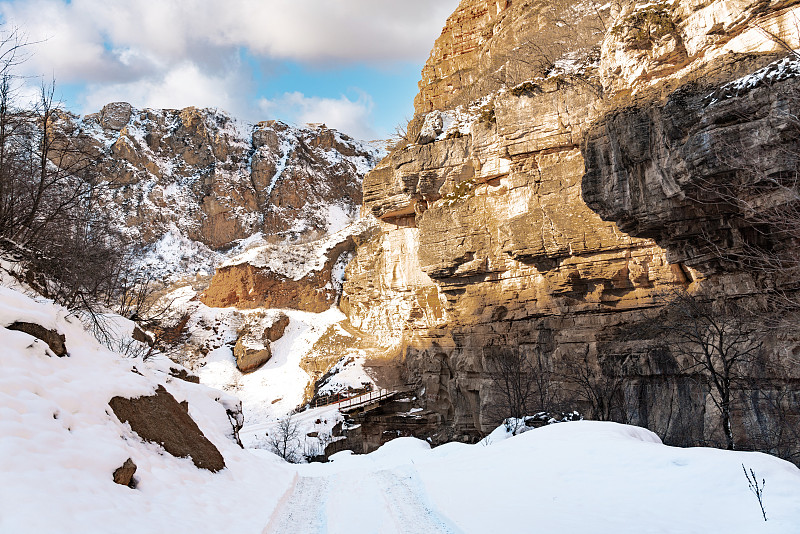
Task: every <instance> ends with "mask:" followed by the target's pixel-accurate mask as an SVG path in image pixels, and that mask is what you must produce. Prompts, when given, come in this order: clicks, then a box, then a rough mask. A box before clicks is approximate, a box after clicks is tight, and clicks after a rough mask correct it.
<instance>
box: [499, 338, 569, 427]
mask: <svg viewBox="0 0 800 534" xmlns="http://www.w3.org/2000/svg"><path fill="white" fill-rule="evenodd" d="M484 368H485V369H486V370H487V373H488V375H489V377H490V379H491V384H492V398H493V402H492V405H491V406H490V407H489V409H488V413H489V415H490V416H491V417H493V418H495V419H497V420H512V421H517V422H518V421H519V420H521V419H522V418H523V417H525V416H526V415H530V414H532V413H533V412H540V411H542V412H547V411H549V410H551V409H553V407H554V406H553V404H554V396H555V392H554V389H553V383H552V370H551V369H550V368H549V365H548V362H547V361H546V358H545V355H543V354H541V353H540V352H539V351H528V350H523V349H522V348H521V347H486V348H485V349H484ZM512 430H513V431H514V432H516V430H517V428H516V426H514V428H513V429H512Z"/></svg>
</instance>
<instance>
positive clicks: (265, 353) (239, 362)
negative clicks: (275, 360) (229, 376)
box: [233, 331, 272, 373]
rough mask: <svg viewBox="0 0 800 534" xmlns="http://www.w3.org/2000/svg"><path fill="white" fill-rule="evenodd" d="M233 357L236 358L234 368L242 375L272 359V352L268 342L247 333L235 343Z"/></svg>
mask: <svg viewBox="0 0 800 534" xmlns="http://www.w3.org/2000/svg"><path fill="white" fill-rule="evenodd" d="M233 355H234V356H236V367H238V368H239V370H240V371H241V372H243V373H250V372H253V371H255V370H256V369H258V368H259V367H261V366H262V365H264V364H265V363H267V362H268V361H269V360H270V358H272V350H271V349H270V346H269V340H267V339H259V338H257V337H256V336H254V335H253V334H252V333H251V332H249V331H248V332H245V333H244V334H243V335H241V336H240V337H239V339H238V340H237V341H236V345H235V346H234V347H233Z"/></svg>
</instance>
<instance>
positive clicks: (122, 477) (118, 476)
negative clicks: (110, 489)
mask: <svg viewBox="0 0 800 534" xmlns="http://www.w3.org/2000/svg"><path fill="white" fill-rule="evenodd" d="M134 473H136V464H135V463H133V460H132V459H130V458H128V459H127V460H125V463H124V464H122V467H118V468H117V469H116V470H115V471H114V482H116V483H117V484H121V485H123V486H128V487H129V488H135V487H136V481H135V480H134V479H133V474H134Z"/></svg>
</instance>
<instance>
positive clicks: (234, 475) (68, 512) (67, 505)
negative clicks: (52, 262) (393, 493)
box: [0, 286, 292, 534]
mask: <svg viewBox="0 0 800 534" xmlns="http://www.w3.org/2000/svg"><path fill="white" fill-rule="evenodd" d="M16 321H24V322H31V323H36V324H39V325H41V326H43V327H45V328H47V329H51V328H52V329H56V330H58V331H59V332H60V333H62V334H64V335H65V337H66V346H67V349H68V351H69V356H68V357H63V358H57V357H55V356H53V355H51V354H49V353H48V350H46V345H45V344H44V343H43V342H41V341H38V340H36V338H34V337H32V336H30V335H28V334H25V333H23V332H18V331H12V330H8V329H6V328H4V327H6V326H8V325H10V324H11V323H13V322H16ZM0 345H2V347H3V350H2V351H0V532H3V533H12V532H13V533H26V534H27V533H55V532H60V533H94V532H96V533H100V532H103V533H116V532H119V533H122V532H167V531H168V532H172V533H178V532H186V533H198V532H260V529H261V528H262V527H263V525H264V524H265V523H266V521H267V519H268V518H269V515H270V512H271V509H272V507H274V506H275V504H276V502H277V501H278V498H279V497H280V495H281V493H282V492H283V491H284V490H285V487H286V486H287V485H288V484H289V482H290V481H291V477H292V475H291V473H289V472H288V471H287V470H286V469H284V468H282V467H281V466H279V465H276V464H275V463H274V462H272V463H271V462H269V461H265V460H262V459H258V458H256V457H254V456H253V455H252V454H251V453H249V452H247V451H245V450H242V449H240V448H239V446H238V445H237V444H236V443H235V442H234V441H233V440H232V439H231V437H230V434H231V425H230V422H229V420H228V416H227V414H226V410H225V406H224V405H223V403H228V402H230V401H231V398H230V396H228V395H226V394H224V393H223V392H221V391H216V390H213V389H210V388H208V387H205V386H201V385H197V384H192V383H189V382H185V381H183V380H180V379H177V378H172V377H171V376H170V375H169V374H168V373H166V372H165V371H166V370H167V369H168V367H169V365H170V364H169V362H165V361H163V360H161V361H155V362H148V363H147V364H145V363H144V362H142V361H141V360H138V359H131V358H123V357H121V356H119V355H117V354H114V353H112V352H111V351H109V350H108V349H106V348H105V347H103V346H102V345H101V344H100V343H98V342H97V340H95V339H94V338H93V337H92V336H91V335H90V334H89V333H87V332H86V331H85V330H84V329H83V327H82V326H81V323H80V322H79V321H78V320H77V318H76V317H75V316H73V315H70V314H69V313H68V312H67V311H66V310H64V309H63V308H60V307H57V306H54V305H53V304H51V303H49V302H46V301H41V300H40V301H38V302H37V301H36V300H34V299H32V298H30V297H28V296H25V295H24V294H22V293H20V292H19V291H16V290H13V289H10V288H8V287H2V286H0ZM158 384H162V385H163V386H164V387H165V388H166V389H167V391H169V392H170V393H171V394H172V395H173V396H174V397H175V399H176V400H178V401H184V400H185V401H188V403H189V414H190V416H191V417H192V419H194V421H195V422H196V423H197V424H198V426H199V427H200V429H201V430H202V431H203V433H204V434H205V436H206V437H207V438H208V439H209V440H210V441H211V442H212V443H213V444H214V445H215V446H216V447H217V448H218V449H219V451H220V452H221V453H222V455H223V457H224V458H225V463H226V465H227V468H226V469H224V470H222V471H220V472H218V473H211V472H210V471H206V470H204V469H198V468H196V467H195V466H194V464H193V463H192V461H191V459H185V458H177V457H174V456H172V455H170V454H168V453H166V452H165V451H164V450H163V449H162V448H161V447H160V446H159V445H156V444H154V443H146V442H143V441H142V440H141V439H140V438H139V437H138V436H137V435H136V434H135V433H134V432H133V431H132V430H131V428H130V427H129V426H128V425H127V424H123V423H121V422H120V421H119V420H118V419H117V418H116V417H115V416H114V415H113V413H112V411H111V409H110V408H109V400H110V399H111V398H112V397H115V396H123V397H136V396H141V395H151V394H152V393H153V392H154V391H155V389H156V387H157V385H158ZM127 458H131V459H132V460H133V462H134V463H135V464H136V466H137V470H136V474H135V478H136V479H137V487H136V489H135V490H134V489H131V488H129V487H127V486H121V485H119V484H115V483H114V482H113V480H112V474H113V472H114V471H115V469H117V468H118V467H120V466H122V464H123V463H124V462H125V460H126V459H127ZM231 510H235V511H236V513H234V514H231V513H228V512H230V511H231Z"/></svg>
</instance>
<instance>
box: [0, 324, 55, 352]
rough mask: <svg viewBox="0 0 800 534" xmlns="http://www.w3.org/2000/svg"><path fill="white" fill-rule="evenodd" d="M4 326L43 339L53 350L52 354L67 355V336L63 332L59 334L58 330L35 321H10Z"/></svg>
mask: <svg viewBox="0 0 800 534" xmlns="http://www.w3.org/2000/svg"><path fill="white" fill-rule="evenodd" d="M6 328H8V329H9V330H17V331H19V332H25V333H26V334H28V335H30V336H33V337H35V338H36V339H40V340H41V341H44V342H45V343H46V344H47V346H48V347H50V350H51V351H53V354H55V355H56V356H58V357H62V356H67V344H66V343H67V338H66V337H64V334H60V333H59V332H58V330H53V329H50V330H48V329H47V328H45V327H43V326H41V325H38V324H36V323H26V322H23V321H16V322H14V323H11V324H10V325H8V326H7V327H6Z"/></svg>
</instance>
